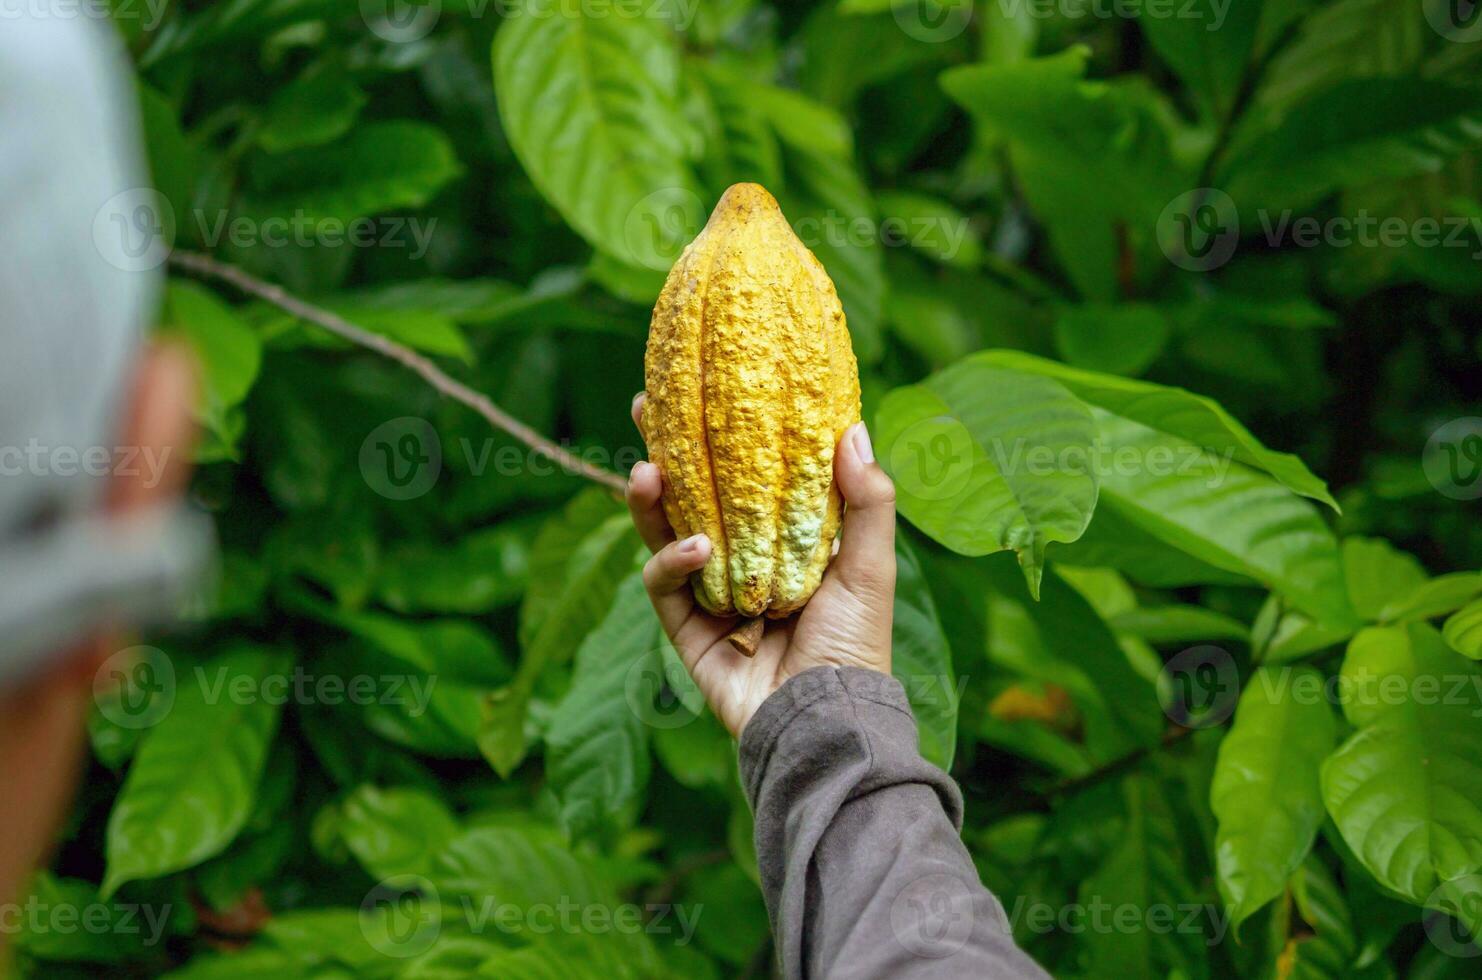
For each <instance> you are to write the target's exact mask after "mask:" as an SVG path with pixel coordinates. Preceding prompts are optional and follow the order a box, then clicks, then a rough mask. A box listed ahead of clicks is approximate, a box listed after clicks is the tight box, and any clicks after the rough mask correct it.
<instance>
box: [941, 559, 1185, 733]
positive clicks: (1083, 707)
mask: <svg viewBox="0 0 1482 980" xmlns="http://www.w3.org/2000/svg"><path fill="white" fill-rule="evenodd" d="M971 567H972V571H973V573H974V574H973V576H972V577H966V582H967V584H968V587H969V588H982V589H985V590H989V591H991V592H992V593H993V595H992V597H991V600H990V602H989V606H988V620H989V624H988V626H989V638H988V642H987V648H988V649H987V651H986V652H987V655H988V657H989V659H990V660H991V661H992V663H993V664H994V665H996V666H999V667H1004V668H1007V669H1010V670H1012V671H1014V672H1016V673H1018V674H1020V675H1023V676H1026V677H1030V678H1033V679H1035V680H1038V681H1042V682H1048V683H1054V684H1058V685H1060V686H1062V687H1064V688H1065V689H1066V690H1067V691H1069V692H1070V695H1071V697H1072V698H1073V699H1074V701H1075V703H1076V707H1077V708H1079V709H1080V711H1081V713H1082V715H1083V716H1084V717H1085V719H1086V736H1085V742H1086V746H1087V748H1088V749H1089V750H1090V751H1091V753H1092V754H1093V755H1094V756H1095V758H1096V759H1098V760H1106V759H1111V758H1116V757H1118V756H1121V755H1123V754H1125V753H1127V752H1128V751H1130V750H1132V749H1134V748H1137V747H1148V746H1151V745H1153V744H1155V743H1156V742H1157V740H1158V737H1159V735H1160V734H1161V733H1162V730H1163V723H1164V720H1165V719H1164V717H1163V714H1162V712H1161V711H1160V709H1159V705H1158V697H1157V693H1156V691H1155V690H1154V687H1153V685H1152V683H1151V682H1150V681H1148V680H1147V679H1146V678H1145V677H1143V676H1142V675H1140V674H1139V673H1138V672H1137V671H1136V670H1135V669H1134V668H1133V666H1132V664H1131V663H1130V662H1129V661H1128V658H1127V654H1126V652H1125V651H1124V650H1123V648H1122V647H1121V645H1120V644H1118V642H1117V638H1116V637H1115V636H1114V635H1113V634H1112V632H1111V630H1110V629H1109V628H1108V626H1107V624H1106V622H1105V621H1104V620H1103V619H1102V618H1101V616H1100V615H1098V613H1097V612H1096V610H1095V608H1094V607H1092V605H1091V604H1090V602H1088V601H1087V599H1086V598H1085V597H1084V596H1083V595H1082V594H1081V593H1080V592H1078V591H1077V590H1076V589H1075V588H1073V587H1072V586H1071V585H1069V584H1067V582H1066V581H1065V580H1064V579H1063V578H1062V577H1061V576H1060V575H1058V574H1056V573H1055V571H1054V569H1051V571H1050V574H1049V575H1046V576H1045V578H1044V582H1043V591H1042V592H1041V595H1040V599H1039V601H1037V602H1036V601H1033V600H1031V599H1030V596H1029V593H1028V590H1027V588H1026V587H1025V584H1024V582H1023V579H1022V577H1021V576H1017V575H1015V574H1014V570H1013V567H1012V566H1011V565H1009V564H1008V563H1007V562H1003V561H998V560H995V559H990V560H988V561H983V562H977V563H974V564H973V566H971Z"/></svg>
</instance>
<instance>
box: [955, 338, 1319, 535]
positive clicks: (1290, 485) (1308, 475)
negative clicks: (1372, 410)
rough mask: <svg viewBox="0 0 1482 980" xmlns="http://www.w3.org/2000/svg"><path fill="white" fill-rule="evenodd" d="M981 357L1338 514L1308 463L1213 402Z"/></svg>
mask: <svg viewBox="0 0 1482 980" xmlns="http://www.w3.org/2000/svg"><path fill="white" fill-rule="evenodd" d="M977 356H978V358H979V359H980V360H981V361H982V362H983V363H985V364H990V365H993V366H995V367H1003V368H1010V369H1012V370H1015V371H1030V372H1033V373H1035V374H1043V375H1046V376H1048V377H1051V378H1054V379H1055V380H1056V381H1059V382H1060V383H1061V384H1062V385H1064V386H1065V387H1066V388H1068V389H1070V391H1071V392H1073V393H1074V394H1075V395H1076V396H1077V397H1078V398H1080V399H1081V400H1082V401H1085V402H1086V403H1087V404H1090V405H1095V406H1096V407H1098V408H1103V409H1106V410H1107V411H1108V412H1111V413H1112V414H1114V415H1120V416H1122V417H1124V418H1128V419H1131V420H1132V421H1134V422H1141V423H1142V424H1143V425H1145V426H1148V427H1150V428H1152V429H1156V430H1157V431H1159V432H1164V433H1167V434H1168V435H1171V436H1177V437H1178V438H1180V439H1182V440H1184V441H1186V442H1191V443H1193V444H1195V445H1197V446H1203V447H1204V448H1205V449H1208V450H1211V451H1213V452H1215V453H1218V454H1220V455H1226V454H1228V455H1229V456H1230V458H1232V459H1234V460H1236V461H1238V462H1241V463H1245V464H1246V465H1247V466H1253V467H1255V468H1256V469H1258V470H1263V471H1265V472H1267V473H1270V474H1271V475H1272V476H1273V477H1275V478H1276V479H1277V480H1279V481H1280V482H1281V484H1282V486H1284V487H1286V488H1287V489H1288V490H1290V491H1292V492H1293V493H1297V494H1301V495H1302V496H1304V497H1310V498H1311V499H1313V500H1316V501H1319V502H1321V503H1324V504H1327V505H1328V506H1329V507H1332V508H1333V509H1334V510H1336V509H1337V508H1338V505H1337V503H1336V502H1335V501H1334V500H1333V497H1332V495H1331V494H1330V493H1328V488H1327V487H1326V486H1325V485H1324V484H1323V482H1322V481H1321V480H1319V479H1318V478H1317V477H1316V476H1313V475H1312V471H1311V470H1309V469H1308V468H1307V465H1306V464H1305V463H1303V462H1302V461H1301V460H1300V459H1298V458H1297V457H1296V456H1293V455H1291V454H1290V453H1279V452H1275V451H1273V450H1270V449H1267V448H1266V447H1265V446H1263V445H1262V444H1261V442H1260V440H1258V439H1257V438H1256V437H1255V436H1253V435H1251V433H1250V431H1249V430H1247V429H1246V428H1245V426H1243V425H1241V424H1240V423H1239V422H1238V421H1236V420H1235V417H1234V416H1232V415H1231V414H1230V413H1229V412H1227V411H1225V410H1224V408H1222V407H1221V406H1220V404H1219V403H1218V402H1216V401H1215V400H1214V399H1212V398H1205V397H1204V396H1202V395H1196V394H1193V393H1192V392H1188V391H1185V390H1184V389H1182V388H1172V387H1168V386H1165V385H1159V384H1153V383H1152V382H1150V381H1136V380H1133V379H1131V378H1118V377H1113V376H1112V375H1107V374H1096V373H1094V372H1092V371H1084V370H1081V369H1079V368H1074V367H1068V366H1066V365H1064V364H1057V363H1056V362H1054V361H1051V360H1047V359H1045V358H1042V357H1035V356H1034V355H1032V354H1024V353H1020V352H1018V351H1006V350H1005V351H986V352H984V353H982V354H979V355H977Z"/></svg>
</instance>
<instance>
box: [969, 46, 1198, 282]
mask: <svg viewBox="0 0 1482 980" xmlns="http://www.w3.org/2000/svg"><path fill="white" fill-rule="evenodd" d="M1089 54H1090V52H1089V50H1088V49H1087V48H1084V47H1072V48H1068V49H1066V50H1064V51H1062V52H1060V53H1058V54H1055V55H1053V56H1049V57H1043V58H1033V59H1027V60H1023V61H1014V62H1005V63H1000V64H991V65H984V64H978V65H968V66H964V67H960V68H953V69H950V70H948V71H946V72H944V73H943V74H942V76H941V83H942V87H943V88H944V89H946V91H947V94H948V95H949V96H951V97H952V98H953V99H954V100H955V101H957V102H958V103H960V104H961V105H962V106H963V107H964V108H965V109H967V110H968V112H970V113H971V114H972V116H973V118H974V120H975V121H976V122H977V123H978V125H979V126H980V127H982V129H983V130H984V135H986V136H988V137H991V138H994V139H1001V140H1006V141H1007V142H1008V145H1009V148H1010V151H1011V159H1012V162H1013V165H1014V172H1015V175H1016V176H1017V178H1018V180H1019V181H1020V182H1021V184H1022V186H1023V190H1024V194H1025V196H1026V197H1027V198H1028V200H1029V203H1030V205H1031V207H1032V208H1033V209H1034V211H1035V214H1036V216H1037V217H1039V218H1040V219H1041V220H1042V221H1044V222H1045V223H1046V225H1047V226H1048V230H1049V237H1050V242H1051V244H1052V245H1053V246H1054V249H1055V253H1056V255H1057V256H1058V258H1059V259H1060V262H1061V263H1062V264H1063V265H1064V266H1065V268H1066V270H1067V272H1068V273H1069V274H1070V278H1071V280H1072V281H1073V282H1074V284H1075V286H1076V288H1077V289H1078V290H1079V291H1080V292H1081V293H1082V294H1083V295H1084V296H1086V297H1087V298H1089V299H1095V300H1106V301H1110V300H1113V299H1116V298H1118V297H1119V295H1120V294H1121V292H1122V288H1123V284H1122V283H1120V282H1119V279H1118V276H1119V270H1122V269H1125V267H1126V266H1127V265H1128V264H1129V263H1130V264H1132V265H1134V266H1145V265H1151V262H1139V261H1138V258H1139V257H1146V258H1148V259H1153V258H1156V260H1157V261H1158V262H1161V261H1162V258H1161V256H1160V255H1159V254H1158V252H1157V246H1156V239H1155V236H1154V230H1155V227H1156V224H1157V219H1158V216H1159V215H1160V214H1161V213H1162V211H1163V209H1164V207H1165V206H1166V205H1167V204H1168V202H1169V201H1170V200H1173V198H1174V197H1176V196H1177V195H1178V194H1179V193H1181V192H1182V191H1185V190H1187V189H1188V187H1189V183H1188V179H1189V178H1188V176H1186V175H1185V174H1184V170H1185V168H1184V167H1182V166H1181V165H1180V164H1179V162H1178V161H1177V160H1176V159H1175V157H1174V156H1173V154H1172V153H1171V151H1170V148H1169V145H1168V138H1167V134H1166V133H1165V131H1164V127H1163V126H1162V125H1160V123H1159V122H1158V121H1157V120H1156V119H1155V118H1154V114H1153V113H1152V112H1150V111H1149V106H1148V104H1147V103H1148V98H1149V96H1148V94H1147V91H1146V90H1141V91H1139V90H1136V89H1134V88H1131V87H1126V86H1117V85H1113V84H1109V83H1107V82H1102V81H1089V80H1087V79H1086V78H1085V72H1086V66H1087V62H1088V58H1089ZM1089 161H1095V170H1096V179H1095V180H1087V179H1086V173H1087V171H1086V167H1087V165H1088V162H1089ZM1134 272H1135V269H1134Z"/></svg>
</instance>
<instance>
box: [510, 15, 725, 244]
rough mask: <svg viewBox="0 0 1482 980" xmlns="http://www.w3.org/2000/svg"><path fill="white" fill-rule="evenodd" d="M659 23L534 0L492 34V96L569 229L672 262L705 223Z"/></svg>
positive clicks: (692, 143) (675, 60)
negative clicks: (495, 34)
mask: <svg viewBox="0 0 1482 980" xmlns="http://www.w3.org/2000/svg"><path fill="white" fill-rule="evenodd" d="M679 78H680V60H679V52H678V48H677V46H676V44H675V42H674V39H673V37H672V36H671V35H670V34H669V31H668V29H667V26H666V25H665V24H664V23H663V22H662V20H660V19H658V18H653V17H645V16H639V15H636V14H635V13H633V12H627V13H624V12H619V11H616V10H604V11H602V12H600V13H598V12H596V11H595V10H593V9H590V8H589V7H588V6H587V5H586V4H571V3H560V2H558V0H526V2H524V3H522V4H521V6H520V9H518V10H515V11H513V12H512V13H511V15H510V16H509V17H508V18H507V19H506V20H505V22H504V24H503V26H502V27H501V28H500V31H499V35H498V37H496V38H495V41H494V93H495V95H496V96H498V99H499V114H500V118H501V119H502V120H503V122H504V127H505V131H506V133H507V134H508V136H509V141H510V144H511V146H513V148H514V151H515V153H516V155H518V156H519V158H520V162H521V164H523V165H524V167H525V172H526V173H527V174H529V176H530V179H531V180H532V181H533V182H534V183H535V186H536V187H538V188H540V191H541V193H542V194H544V195H545V197H546V198H547V199H548V200H549V201H550V202H551V204H553V205H554V206H555V208H556V210H558V211H559V212H560V213H561V216H562V217H563V218H565V219H566V221H567V223H568V224H570V225H571V227H572V228H574V229H576V231H577V232H578V233H580V234H581V236H582V237H583V238H585V239H586V240H587V241H589V242H591V243H592V244H593V245H596V246H597V247H599V248H601V249H602V250H603V251H605V252H607V253H609V254H611V255H614V256H617V257H618V258H620V259H622V260H624V261H626V262H629V263H632V264H634V265H641V266H646V267H648V268H653V269H667V268H668V267H669V266H670V265H672V264H673V262H674V260H675V259H676V258H677V257H678V256H679V251H680V249H681V248H682V247H683V246H684V244H685V243H686V242H688V241H689V239H690V238H692V237H693V236H694V234H695V232H697V231H698V230H699V228H700V225H701V223H702V222H703V220H704V215H703V213H702V204H701V201H700V197H699V194H698V192H697V191H698V188H697V185H696V181H695V178H694V175H693V173H692V171H691V168H690V160H691V158H692V157H693V156H694V153H695V149H696V144H697V142H698V139H697V134H695V133H694V132H692V131H691V129H690V126H689V123H688V122H687V121H686V119H685V117H684V115H683V113H682V112H681V111H680V105H679Z"/></svg>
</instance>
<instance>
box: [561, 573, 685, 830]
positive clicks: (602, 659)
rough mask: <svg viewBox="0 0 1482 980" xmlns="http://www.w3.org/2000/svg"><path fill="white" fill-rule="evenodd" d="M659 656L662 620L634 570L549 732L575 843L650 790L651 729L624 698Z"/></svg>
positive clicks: (595, 633) (565, 821)
mask: <svg viewBox="0 0 1482 980" xmlns="http://www.w3.org/2000/svg"><path fill="white" fill-rule="evenodd" d="M659 655H660V653H659V622H658V619H657V618H656V617H655V616H654V611H653V606H652V604H651V603H650V602H649V599H648V592H647V590H646V589H644V587H643V576H642V574H641V573H639V572H634V573H632V574H631V575H629V576H628V577H627V578H626V579H624V580H623V584H622V585H620V586H619V587H618V591H617V597H616V598H615V599H614V600H613V604H612V609H611V610H609V611H608V613H607V617H606V618H605V619H603V620H602V622H601V624H600V625H598V627H597V628H596V629H594V630H592V632H591V633H589V634H587V638H586V639H585V640H583V641H582V644H581V647H580V649H578V650H577V652H576V669H575V673H574V674H573V676H572V678H571V689H570V690H569V691H567V693H566V696H565V697H564V698H562V699H561V702H560V703H559V704H558V705H557V706H556V710H555V713H554V714H553V715H552V717H551V721H550V726H549V727H548V728H547V729H546V733H545V742H546V747H547V749H548V752H547V755H546V777H547V780H548V785H549V786H550V789H551V791H552V792H553V793H554V794H555V796H556V801H557V805H558V807H559V811H560V815H561V823H562V825H563V826H564V827H565V828H566V830H567V832H568V833H570V834H571V835H572V836H573V837H584V836H587V835H589V834H592V833H593V832H594V831H597V830H600V829H602V828H604V827H605V826H610V825H612V824H614V823H615V822H616V821H618V820H619V819H620V818H621V817H622V816H623V815H624V814H629V813H631V811H632V809H633V808H634V806H635V805H636V804H637V802H638V801H639V799H640V798H641V797H642V795H643V791H644V789H645V788H646V787H647V785H648V773H649V754H648V728H647V726H646V725H645V724H644V719H643V718H642V717H641V716H640V715H639V714H638V713H637V712H635V711H634V710H633V708H632V707H630V705H629V701H628V697H627V694H628V683H629V677H630V675H632V674H633V672H634V671H635V670H643V669H653V670H657V669H659V668H658V658H659ZM645 665H647V666H646V667H645Z"/></svg>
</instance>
